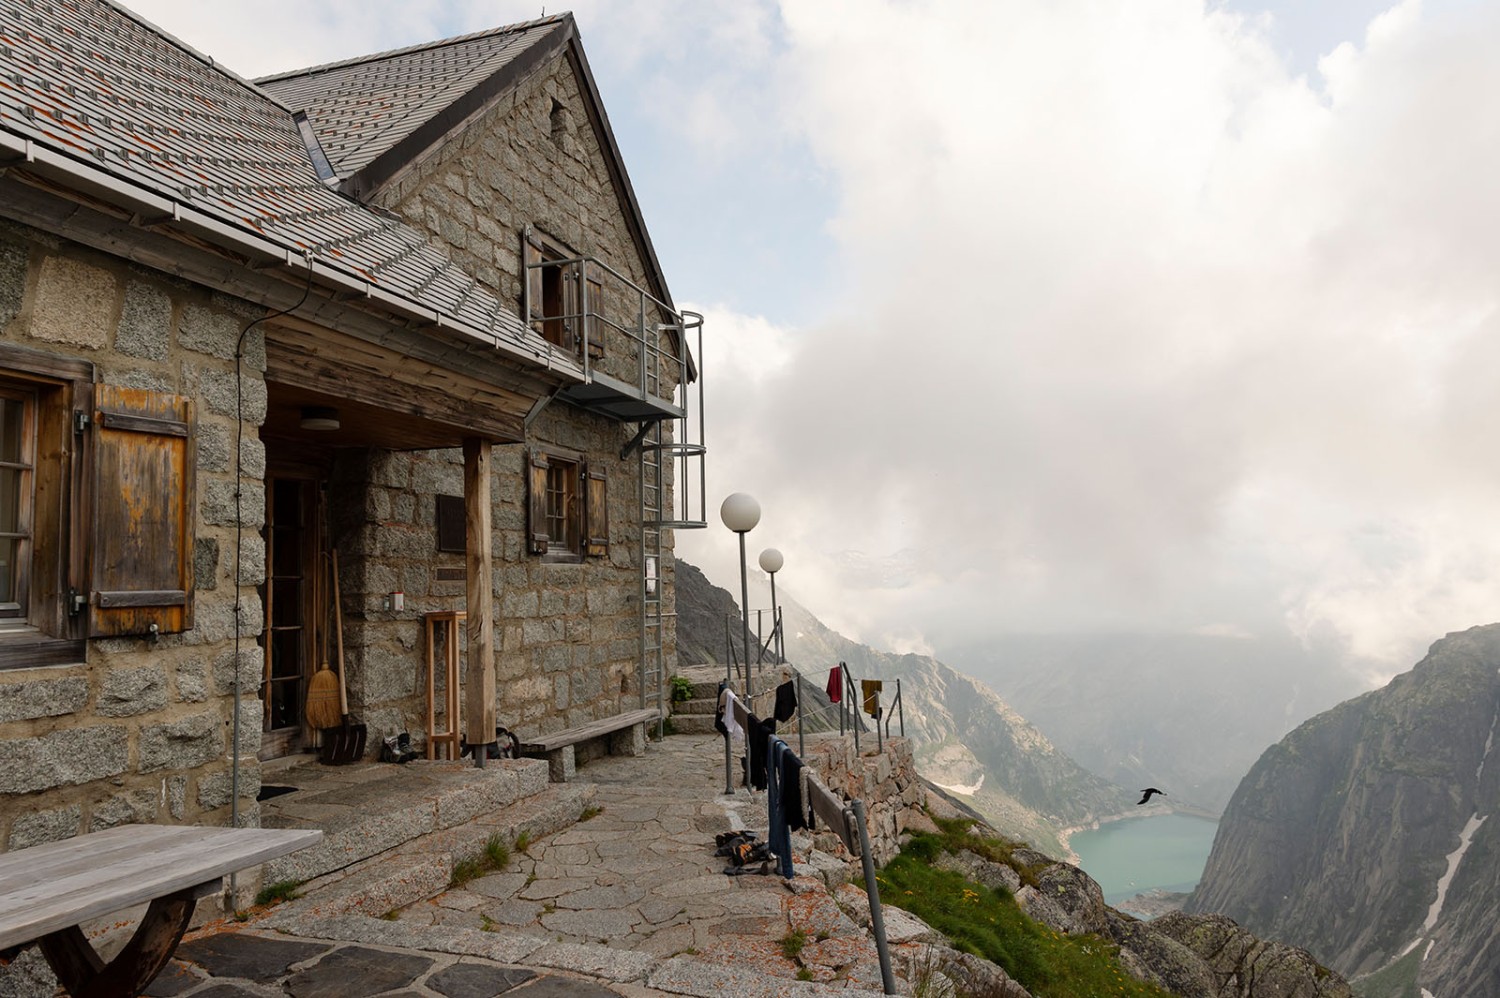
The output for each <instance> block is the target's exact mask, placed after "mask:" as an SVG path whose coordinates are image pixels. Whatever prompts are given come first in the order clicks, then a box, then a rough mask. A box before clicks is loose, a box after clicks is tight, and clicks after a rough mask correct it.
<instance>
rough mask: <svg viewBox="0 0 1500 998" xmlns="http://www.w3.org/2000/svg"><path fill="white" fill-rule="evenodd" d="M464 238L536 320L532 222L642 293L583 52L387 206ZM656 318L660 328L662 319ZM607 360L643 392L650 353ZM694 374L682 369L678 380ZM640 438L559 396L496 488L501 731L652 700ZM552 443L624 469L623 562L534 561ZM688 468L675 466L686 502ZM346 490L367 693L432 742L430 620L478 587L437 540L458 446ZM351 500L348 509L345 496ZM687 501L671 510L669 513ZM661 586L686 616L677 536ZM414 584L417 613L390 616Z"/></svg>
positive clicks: (630, 311) (499, 109) (432, 160)
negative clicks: (537, 457) (525, 300)
mask: <svg viewBox="0 0 1500 998" xmlns="http://www.w3.org/2000/svg"><path fill="white" fill-rule="evenodd" d="M375 200H376V201H378V202H380V203H381V204H383V205H384V206H385V207H388V208H390V209H391V210H393V211H396V212H398V213H400V214H401V215H403V216H404V217H405V218H407V219H408V220H409V221H410V222H411V223H412V224H414V225H416V226H418V227H420V228H424V229H426V230H427V231H429V232H430V233H432V234H433V236H434V238H435V239H436V240H438V241H440V242H442V243H444V244H446V246H447V248H448V250H449V252H450V254H451V255H452V257H453V259H454V261H455V262H456V263H458V264H459V265H460V266H462V267H464V268H465V269H466V270H468V271H469V272H470V273H472V274H474V275H475V276H476V277H477V278H478V279H479V280H480V281H482V282H483V283H485V284H486V285H488V286H490V287H491V288H492V289H493V290H495V291H496V293H497V294H498V295H499V297H500V298H501V300H502V301H505V302H514V303H515V307H516V308H517V309H519V307H520V303H521V286H522V280H523V276H522V272H523V264H522V255H521V246H522V233H523V231H524V230H525V228H526V227H527V226H528V225H531V226H536V227H538V228H539V229H540V230H542V231H544V232H546V233H547V234H548V235H550V236H552V237H553V238H555V239H558V240H560V241H562V242H564V243H566V244H567V245H568V246H569V247H571V248H572V249H573V250H575V251H576V252H578V253H580V254H582V255H587V256H592V257H596V258H598V259H600V260H603V261H605V262H606V263H608V264H609V265H610V266H611V267H613V268H614V269H616V270H618V271H619V272H621V273H622V274H624V275H625V276H627V277H628V278H629V279H630V280H632V281H634V282H635V283H637V284H638V285H642V286H644V285H645V284H646V274H647V269H646V264H645V262H644V261H643V260H642V258H641V256H640V254H639V253H638V251H637V248H636V245H635V242H634V241H633V239H632V238H631V235H630V230H629V228H628V226H627V223H626V215H625V207H624V201H623V200H622V198H621V197H620V196H619V194H618V192H617V190H616V188H615V186H614V183H613V180H612V178H611V176H610V172H609V168H608V164H607V160H606V157H605V154H604V151H603V149H602V148H601V147H600V144H599V142H598V140H597V138H596V136H595V134H594V131H593V129H592V127H591V126H590V124H589V120H588V114H587V110H586V105H585V102H584V97H583V94H582V91H581V90H580V87H579V81H578V78H577V76H576V75H575V73H574V72H573V69H572V66H571V65H570V63H569V62H568V61H567V60H566V59H558V60H557V61H556V62H555V63H553V64H552V65H551V66H550V67H546V68H543V69H541V70H539V71H538V72H536V73H535V74H534V75H532V76H530V77H528V78H527V79H525V80H524V81H522V82H521V84H520V85H519V86H518V88H517V89H516V90H514V91H513V92H511V93H509V94H507V95H506V96H504V97H502V98H501V99H500V100H499V101H497V102H496V104H495V105H493V106H492V107H490V108H489V109H487V110H486V111H484V112H483V113H481V114H480V115H479V116H478V117H477V118H476V120H475V121H473V122H471V123H470V124H469V125H468V127H467V128H466V130H465V131H464V132H463V133H462V134H461V135H459V136H457V137H456V138H455V139H454V140H453V141H450V142H448V143H446V144H444V145H442V146H440V147H438V148H435V149H434V150H432V151H431V152H430V153H428V154H427V155H426V156H424V157H421V158H419V159H418V160H417V161H416V162H415V163H414V164H413V165H412V166H410V167H409V168H408V169H407V170H406V171H405V172H404V173H402V174H400V175H398V176H397V177H396V178H395V179H394V180H393V181H392V182H391V183H390V185H389V186H388V187H387V188H386V189H384V190H383V191H381V192H379V193H378V194H377V195H376V196H375ZM638 308H639V306H638V303H637V302H633V301H627V300H626V299H625V297H624V296H623V295H622V294H620V293H619V289H618V288H615V289H612V290H611V292H610V293H609V294H608V295H607V297H606V303H605V307H604V311H605V312H606V313H607V314H608V315H609V317H610V319H611V320H612V321H614V322H617V323H619V324H621V325H627V326H633V325H634V324H635V322H636V320H637V314H638ZM650 321H652V322H654V321H655V319H654V318H651V319H650ZM610 336H611V339H610V340H609V341H608V342H607V343H606V349H605V354H604V357H603V358H601V359H599V360H598V361H596V363H597V365H598V366H599V367H600V368H601V369H603V370H606V371H610V372H612V373H614V374H616V375H618V376H620V377H622V378H623V379H625V380H626V381H627V382H629V383H632V384H633V383H636V379H637V375H636V374H635V373H634V371H633V370H632V369H631V368H632V367H633V365H634V364H635V362H636V358H637V357H638V356H639V354H638V353H637V352H635V351H634V350H633V349H632V348H631V347H630V345H629V344H628V343H626V342H624V340H623V338H622V334H619V333H617V332H611V333H610ZM677 373H678V372H676V371H667V372H665V374H666V380H667V383H668V384H670V381H671V379H672V378H675V377H676V376H677ZM635 430H636V426H635V424H622V423H620V422H618V421H615V420H612V419H606V418H602V417H599V416H595V415H592V414H589V413H587V412H584V411H583V410H580V409H576V408H573V407H570V406H568V405H567V404H565V403H562V402H554V403H552V404H551V405H550V406H549V407H548V408H546V409H545V410H543V411H542V413H541V415H540V417H539V418H538V419H537V420H536V421H535V423H534V424H533V425H532V427H531V430H530V436H529V438H528V441H527V444H526V445H525V446H523V445H519V444H517V445H512V446H497V447H496V448H495V452H494V462H495V481H494V483H493V484H492V502H493V509H492V514H493V529H494V556H495V580H494V582H495V594H496V649H497V651H496V663H495V665H496V692H497V700H498V703H497V712H496V718H497V721H498V723H500V724H502V725H505V726H506V727H509V728H511V729H513V730H516V731H519V732H521V733H522V734H526V735H530V734H534V733H545V732H548V731H554V730H557V729H559V728H564V727H569V726H572V725H575V724H578V723H581V722H584V721H588V720H592V719H595V718H599V717H606V716H609V715H611V714H614V713H618V712H619V711H620V710H625V709H631V708H634V707H636V706H639V703H640V689H639V680H638V667H639V653H640V651H639V649H640V622H641V603H640V571H641V565H640V559H641V556H642V531H641V507H640V503H641V496H640V477H641V467H640V459H639V456H638V455H637V454H634V453H633V454H631V455H630V456H629V457H628V458H621V457H620V451H621V448H622V447H623V446H624V445H625V444H626V443H627V442H628V441H629V440H630V438H631V437H632V436H633V435H634V432H635ZM526 446H535V447H539V448H541V449H543V450H547V449H553V448H555V449H558V450H560V451H565V452H572V453H576V454H579V455H582V456H583V458H584V460H585V461H587V462H588V463H589V464H590V465H591V466H595V467H599V466H604V467H606V468H607V470H608V476H609V479H608V480H609V484H608V496H609V523H610V545H609V553H608V555H607V556H606V557H603V558H584V559H583V560H582V562H581V563H576V564H570V563H557V562H555V561H551V560H547V559H543V558H539V557H537V556H535V555H531V554H529V553H528V550H527V544H526V536H525V529H526V484H525V468H526V465H525V450H526ZM671 473H672V468H671V466H670V463H669V464H668V465H667V467H666V468H665V481H666V484H667V491H666V495H667V496H668V497H669V496H670V494H671V492H670V489H671V482H672V479H671ZM337 477H338V478H339V479H340V481H339V482H336V483H335V485H336V487H341V488H343V490H344V494H345V497H344V499H343V501H342V506H343V507H344V509H345V510H346V512H349V513H350V515H349V517H348V519H347V522H345V523H344V524H342V525H341V526H337V527H336V528H335V530H336V534H341V535H343V536H344V537H346V538H347V540H345V541H341V542H340V543H341V545H343V547H341V553H342V552H343V550H345V549H347V551H348V552H349V554H350V556H351V557H350V562H351V569H352V571H351V572H350V576H349V579H348V580H346V589H345V594H346V607H349V606H351V605H352V606H353V607H354V608H355V610H354V612H355V614H356V615H357V616H356V619H355V620H353V621H351V622H350V631H349V634H348V636H347V640H348V641H349V648H348V649H347V650H348V652H349V654H350V656H351V665H350V670H349V675H350V680H351V683H352V684H353V686H352V688H351V697H352V698H353V699H355V700H356V701H357V702H358V703H359V704H360V705H361V709H362V710H363V711H364V713H365V715H366V716H365V720H366V721H367V723H369V724H370V725H371V726H372V730H371V734H372V736H373V735H375V734H377V733H379V734H381V735H386V734H390V733H392V732H394V731H399V730H408V731H410V732H411V733H412V734H413V736H414V737H415V738H416V740H417V741H418V742H420V741H421V740H422V738H421V737H420V734H421V732H422V731H423V730H424V724H425V711H426V702H425V699H426V697H425V687H424V686H423V685H422V682H423V680H422V671H421V663H422V661H423V660H424V657H425V649H424V647H423V645H424V640H425V638H424V628H423V624H422V617H421V615H422V614H423V613H426V612H429V611H433V610H458V609H462V608H463V605H464V584H463V582H462V581H461V580H460V581H441V580H439V579H438V578H437V577H436V576H437V572H436V569H438V568H440V567H441V568H450V569H460V568H462V567H463V565H464V559H463V556H462V555H457V554H451V555H449V554H439V553H437V552H436V549H435V544H434V542H433V539H432V537H433V534H432V524H433V515H434V514H433V502H434V498H433V495H434V493H435V492H440V493H443V494H448V495H462V494H463V476H462V460H461V457H460V456H459V455H458V453H457V452H455V451H437V452H427V453H420V454H379V455H375V454H371V455H369V456H367V457H366V458H363V459H361V460H360V461H357V462H350V463H349V464H347V465H346V466H344V467H342V468H341V470H340V472H339V473H338V475H337ZM335 501H336V502H337V501H339V500H338V497H337V496H335ZM669 508H670V507H669ZM662 547H663V557H662V562H661V565H660V574H661V578H662V583H661V585H662V586H663V592H664V593H665V594H666V600H667V602H666V605H665V606H664V609H665V611H666V612H667V613H668V614H670V612H671V610H672V605H671V580H672V568H671V550H672V534H671V531H664V532H663V537H662ZM396 588H400V589H402V590H403V591H404V593H405V595H406V610H405V613H404V614H400V615H393V614H390V613H385V612H383V611H381V610H380V606H381V601H382V599H383V597H384V595H385V594H386V593H388V592H391V591H392V590H394V589H396ZM670 621H671V618H670V616H668V617H667V626H665V627H664V631H665V633H664V647H665V652H664V655H665V660H666V667H665V670H664V673H663V674H664V675H669V674H670V673H671V672H672V671H673V667H674V665H675V662H676V646H675V638H674V635H675V630H674V628H672V627H671V626H670Z"/></svg>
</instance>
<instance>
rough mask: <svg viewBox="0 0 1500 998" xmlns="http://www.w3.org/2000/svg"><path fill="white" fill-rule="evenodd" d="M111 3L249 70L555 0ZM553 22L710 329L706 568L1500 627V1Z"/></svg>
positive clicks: (824, 589)
mask: <svg viewBox="0 0 1500 998" xmlns="http://www.w3.org/2000/svg"><path fill="white" fill-rule="evenodd" d="M127 2H128V5H129V6H130V7H132V8H133V9H135V10H136V11H138V12H139V13H141V14H143V15H144V16H146V17H148V18H149V19H151V20H153V21H155V22H156V23H157V24H159V25H161V26H162V27H164V28H166V29H167V30H169V31H171V32H173V33H175V34H176V35H178V36H179V37H180V38H182V39H183V40H185V41H187V42H188V43H190V44H192V45H194V46H196V47H197V48H199V49H201V50H203V51H204V52H206V53H208V54H211V55H213V56H214V57H215V58H217V59H218V60H219V61H220V62H222V63H224V64H225V65H227V66H229V67H230V68H231V69H234V70H235V71H237V72H239V73H241V74H242V75H244V76H247V77H248V76H255V75H258V74H262V73H268V72H272V71H276V70H283V69H290V68H296V67H301V66H306V65H310V64H315V63H320V62H326V61H330V60H334V59H338V58H344V57H347V56H352V55H358V54H363V53H367V52H374V51H379V50H383V49H388V48H393V47H398V46H401V45H407V44H413V43H416V42H421V41H427V40H431V39H434V38H439V37H444V36H448V35H453V34H458V33H461V32H465V31H471V30H476V29H479V28H485V27H491V26H494V25H497V24H502V23H508V22H511V21H516V20H523V19H526V18H530V17H534V16H536V15H537V14H539V13H541V10H542V8H541V6H540V4H539V3H536V2H535V0H531V2H526V3H517V2H509V0H498V2H497V0H488V2H478V0H444V2H438V0H403V2H387V0H357V2H356V0H325V2H323V3H321V4H318V5H316V6H314V5H308V4H305V3H303V2H301V0H297V2H291V0H257V2H254V3H249V2H238V0H233V2H231V0H220V2H219V3H216V4H212V5H210V4H203V3H201V2H199V0H193V2H191V3H189V2H180V0H127ZM560 9H562V6H561V5H557V6H553V7H551V8H550V10H551V12H554V13H555V12H557V11H558V10H560ZM571 9H573V10H574V11H575V13H576V15H577V18H578V21H579V24H580V27H581V31H582V35H583V39H584V44H585V48H586V50H587V52H588V54H589V58H590V61H591V63H592V66H593V69H594V72H595V76H596V77H597V79H598V82H599V85H600V89H601V91H602V94H603V96H604V100H605V102H606V105H607V107H608V110H609V114H610V117H611V120H612V123H613V125H614V128H615V131H616V134H617V137H618V139H619V142H620V145H621V148H622V150H623V152H624V155H625V159H626V163H627V165H628V167H629V169H630V173H631V176H632V179H633V181H634V184H635V186H636V189H637V192H638V194H639V196H640V200H641V203H642V206H643V209H644V211H645V214H646V220H647V223H648V225H650V227H651V231H652V234H653V238H654V240H655V243H656V248H657V251H658V253H659V255H660V257H661V259H662V261H663V264H664V266H665V268H666V271H667V275H668V279H669V281H670V283H671V286H672V290H673V293H674V295H675V296H676V298H677V300H678V302H679V304H682V305H685V306H687V307H693V308H698V309H700V310H702V311H704V312H705V313H706V314H707V316H708V324H707V326H706V339H707V344H706V346H705V358H704V369H705V372H706V378H707V387H708V397H709V401H708V405H709V409H708V413H707V422H706V425H707V427H708V431H709V442H710V447H711V449H712V454H711V457H710V463H709V474H710V485H709V507H710V517H711V519H713V520H714V521H715V522H714V524H713V525H711V527H710V528H709V529H708V530H706V531H698V532H692V533H682V534H679V538H678V542H679V550H680V552H681V553H682V554H683V555H684V556H685V557H687V558H688V559H689V560H691V561H694V562H695V563H698V564H700V565H701V566H702V567H704V568H705V569H706V570H707V571H708V572H709V575H710V577H711V578H713V579H714V580H715V581H718V582H720V583H721V584H724V585H726V586H728V587H730V588H732V589H734V590H736V591H737V589H738V585H737V562H736V557H737V555H736V548H735V545H734V537H733V535H732V534H730V533H729V532H728V531H727V530H725V529H724V528H723V527H722V526H719V525H718V524H717V515H716V510H717V507H718V504H719V501H720V500H721V499H722V498H723V496H724V495H725V494H727V493H729V492H732V491H748V492H750V493H752V494H754V495H755V496H756V497H757V498H758V499H759V500H760V502H761V504H762V507H763V509H764V517H763V519H762V521H761V525H760V526H759V527H758V528H757V529H756V530H755V531H754V532H753V533H752V534H751V535H750V538H749V545H750V555H751V561H752V564H753V562H754V560H755V555H756V554H757V553H758V552H759V551H760V550H761V549H762V548H764V547H767V546H775V547H778V548H780V549H781V550H782V551H783V552H784V553H785V555H786V567H785V569H784V570H783V571H782V573H781V575H780V576H778V586H779V587H782V588H784V590H785V591H786V592H787V593H789V594H791V595H794V596H796V597H797V598H798V599H799V600H800V601H801V602H802V603H804V604H805V605H807V606H808V607H809V608H810V609H812V610H813V611H814V612H815V613H817V614H818V615H820V616H821V617H822V618H823V619H824V620H825V621H826V622H828V623H829V624H831V625H833V626H835V627H837V628H839V629H841V630H843V631H844V632H845V633H848V634H850V635H851V636H854V637H858V638H861V639H862V640H865V641H868V642H870V643H872V644H876V645H880V646H883V647H889V648H895V649H897V650H911V649H922V650H928V649H932V650H936V651H938V652H939V653H941V651H942V649H943V648H944V647H948V646H951V645H953V644H954V643H956V642H959V641H965V640H972V639H973V638H975V637H976V636H977V635H979V634H982V633H985V632H987V631H988V632H993V631H1018V632H1038V631H1077V630H1090V631H1099V630H1130V631H1148V632H1151V631H1173V632H1183V631H1200V632H1201V631H1206V632H1216V633H1230V634H1236V633H1245V634H1256V633H1269V632H1275V631H1284V630H1288V629H1290V630H1291V631H1292V632H1293V633H1294V634H1297V635H1299V636H1303V637H1305V638H1306V639H1308V640H1315V641H1318V642H1320V643H1321V644H1323V645H1325V646H1326V645H1328V644H1330V643H1331V644H1336V645H1338V646H1340V647H1343V648H1345V649H1347V651H1348V652H1349V654H1350V655H1351V656H1354V657H1358V658H1359V659H1361V660H1363V661H1364V662H1365V663H1366V666H1367V668H1370V669H1371V670H1372V671H1373V672H1374V673H1378V672H1380V671H1381V670H1382V669H1385V670H1386V671H1399V670H1400V669H1402V668H1405V667H1406V666H1408V665H1410V664H1411V662H1413V661H1415V659H1416V657H1419V655H1420V653H1421V650H1422V649H1423V648H1425V646H1426V645H1427V644H1428V643H1430V642H1431V641H1432V640H1434V639H1436V638H1437V637H1440V636H1441V635H1442V634H1443V633H1445V632H1447V631H1450V630H1455V629H1460V628H1464V627H1468V626H1471V625H1473V624H1479V623H1489V622H1493V621H1495V620H1500V515H1497V514H1500V313H1497V306H1500V192H1497V190H1496V181H1495V178H1496V177H1497V176H1500V103H1497V100H1496V97H1495V95H1496V94H1500V60H1497V59H1495V58H1494V53H1495V52H1496V51H1497V50H1500V5H1496V4H1494V3H1482V2H1476V0H1428V2H1426V3H1419V2H1416V0H1405V2H1401V3H1396V4H1394V5H1392V4H1391V3H1390V2H1380V0H1277V2H1270V3H1268V2H1267V0H1235V2H1233V3H1203V2H1194V0H1116V2H1112V3H1111V2H1105V0H1007V2H978V0H976V2H967V3H965V2H956V0H953V2H944V0H782V2H780V3H775V2H770V0H655V2H652V0H633V2H629V3H625V2H618V0H617V2H609V0H580V2H578V3H576V4H574V5H573V6H572V8H571ZM752 602H755V600H752Z"/></svg>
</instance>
